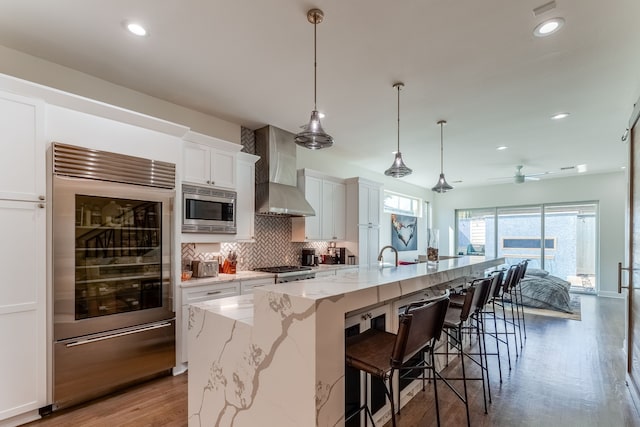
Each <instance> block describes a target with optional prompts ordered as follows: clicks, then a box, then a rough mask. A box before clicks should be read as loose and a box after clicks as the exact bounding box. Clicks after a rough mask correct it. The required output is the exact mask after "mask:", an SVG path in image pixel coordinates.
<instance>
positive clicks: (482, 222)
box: [456, 202, 598, 293]
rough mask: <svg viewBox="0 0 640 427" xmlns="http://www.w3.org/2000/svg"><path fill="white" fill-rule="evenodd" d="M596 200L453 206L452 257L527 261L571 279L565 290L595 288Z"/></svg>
mask: <svg viewBox="0 0 640 427" xmlns="http://www.w3.org/2000/svg"><path fill="white" fill-rule="evenodd" d="M597 211H598V204H597V203H596V202H583V203H554V204H543V205H535V206H512V207H495V208H483V209H459V210H456V247H457V254H458V255H485V256H488V257H496V256H497V257H504V258H505V261H506V263H507V264H515V263H518V262H520V261H522V260H525V259H527V260H529V267H530V268H542V269H544V270H546V271H548V272H549V273H550V274H552V275H554V276H556V277H559V278H561V279H563V280H566V281H568V282H570V283H571V290H572V291H578V292H588V293H593V292H595V291H596V285H597V283H596V277H597V274H596V266H597V228H598V227H597Z"/></svg>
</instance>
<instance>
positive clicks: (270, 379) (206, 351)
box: [188, 257, 504, 427]
mask: <svg viewBox="0 0 640 427" xmlns="http://www.w3.org/2000/svg"><path fill="white" fill-rule="evenodd" d="M501 264H504V258H496V259H485V257H461V258H453V259H448V260H441V261H440V262H439V263H438V264H435V265H428V264H427V263H419V264H412V265H403V266H399V267H385V268H370V269H360V271H358V272H350V273H345V274H343V275H338V276H331V277H322V278H318V279H312V280H305V281H299V282H292V283H285V284H278V285H272V286H264V287H260V288H256V289H255V291H254V294H253V295H242V296H238V297H230V298H223V299H218V300H213V301H206V302H202V303H197V304H193V305H190V306H189V318H188V322H189V324H188V329H189V336H188V345H189V371H188V375H189V380H188V383H189V386H188V394H189V395H188V406H189V407H188V416H189V426H205V425H206V426H234V427H245V426H246V427H255V426H257V425H277V426H291V427H299V426H336V425H344V409H345V407H344V405H345V402H344V388H345V382H344V367H345V364H344V327H345V316H346V315H348V313H351V312H356V311H358V310H360V309H363V308H366V307H374V306H379V305H383V304H385V303H391V302H393V301H396V300H398V299H400V298H402V297H405V296H409V295H411V294H415V293H418V292H420V291H423V290H425V289H427V288H431V287H434V286H438V285H443V284H447V283H449V282H455V281H456V280H460V279H463V278H465V277H470V276H481V275H483V273H484V272H485V271H486V270H488V269H492V268H494V267H497V266H499V265H501ZM394 332H395V331H394Z"/></svg>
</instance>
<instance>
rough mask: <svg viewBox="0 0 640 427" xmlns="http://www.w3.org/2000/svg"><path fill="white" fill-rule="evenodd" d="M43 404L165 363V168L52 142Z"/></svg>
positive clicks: (169, 200)
mask: <svg viewBox="0 0 640 427" xmlns="http://www.w3.org/2000/svg"><path fill="white" fill-rule="evenodd" d="M52 161H53V198H52V204H53V300H54V310H53V311H54V313H53V316H54V327H53V334H54V343H53V349H54V350H53V365H54V377H53V405H52V408H53V409H58V408H61V407H65V406H69V405H72V404H76V403H79V402H82V401H84V400H88V399H91V398H94V397H97V396H100V395H103V394H106V393H109V392H111V391H113V390H115V389H117V388H120V387H122V386H124V385H128V384H132V383H135V382H138V381H141V380H143V379H146V378H151V377H153V376H156V375H161V374H163V373H167V372H168V371H169V370H170V369H171V368H172V367H173V366H175V313H174V312H173V301H172V283H171V233H170V230H171V223H172V217H171V210H172V204H173V199H174V197H175V165H174V164H171V163H166V162H158V161H153V160H148V159H142V158H138V157H130V156H124V155H120V154H115V153H108V152H103V151H98V150H92V149H87V148H82V147H75V146H71V145H66V144H61V143H54V144H53V145H52Z"/></svg>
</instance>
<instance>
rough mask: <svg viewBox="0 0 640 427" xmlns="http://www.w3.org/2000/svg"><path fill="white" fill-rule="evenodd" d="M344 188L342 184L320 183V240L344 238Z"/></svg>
mask: <svg viewBox="0 0 640 427" xmlns="http://www.w3.org/2000/svg"><path fill="white" fill-rule="evenodd" d="M346 209H347V207H346V186H345V185H344V183H342V182H334V181H330V180H324V181H323V182H322V238H323V239H324V240H344V239H345V237H346V223H347V222H346V221H347V218H346V214H347V213H346Z"/></svg>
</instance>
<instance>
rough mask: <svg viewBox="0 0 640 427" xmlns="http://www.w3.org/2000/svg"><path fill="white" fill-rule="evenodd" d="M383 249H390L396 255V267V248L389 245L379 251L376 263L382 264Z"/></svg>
mask: <svg viewBox="0 0 640 427" xmlns="http://www.w3.org/2000/svg"><path fill="white" fill-rule="evenodd" d="M385 249H391V250H392V251H393V252H395V254H396V267H397V266H398V250H397V249H396V248H394V247H393V246H391V245H387V246H385V247H383V248H382V249H380V253H379V254H378V262H382V252H384V250H385Z"/></svg>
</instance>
